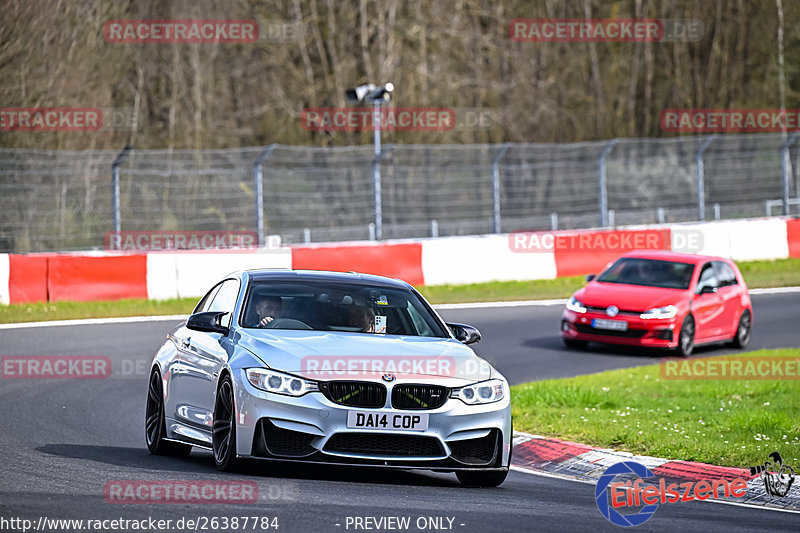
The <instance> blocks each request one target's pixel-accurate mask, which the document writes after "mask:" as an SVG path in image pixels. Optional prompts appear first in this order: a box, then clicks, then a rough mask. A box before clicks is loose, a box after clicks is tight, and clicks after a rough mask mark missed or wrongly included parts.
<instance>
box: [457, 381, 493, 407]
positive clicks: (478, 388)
mask: <svg viewBox="0 0 800 533" xmlns="http://www.w3.org/2000/svg"><path fill="white" fill-rule="evenodd" d="M505 396H506V393H505V385H504V384H503V381H502V380H500V379H490V380H487V381H481V382H480V383H475V384H474V385H468V386H466V387H461V388H459V389H453V390H452V392H451V393H450V397H451V398H458V399H459V400H461V401H462V402H464V403H466V404H469V405H479V404H484V403H492V402H499V401H500V400H502V399H503V398H505Z"/></svg>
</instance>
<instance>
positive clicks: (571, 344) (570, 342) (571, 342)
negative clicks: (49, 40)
mask: <svg viewBox="0 0 800 533" xmlns="http://www.w3.org/2000/svg"><path fill="white" fill-rule="evenodd" d="M561 340H562V341H564V346H566V347H567V348H580V349H583V348H586V347H587V346H588V345H589V342H588V341H579V340H575V339H568V338H566V337H561Z"/></svg>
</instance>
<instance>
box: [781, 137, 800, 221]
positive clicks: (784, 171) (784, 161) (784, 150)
mask: <svg viewBox="0 0 800 533" xmlns="http://www.w3.org/2000/svg"><path fill="white" fill-rule="evenodd" d="M798 133H800V132H797V131H796V132H794V133H792V136H791V137H789V140H787V141H786V142H785V143H783V145H782V146H781V156H782V157H781V181H782V184H783V195H782V200H783V215H784V216H789V174H791V173H792V169H791V166H792V163H791V159H789V147H790V146H791V145H792V144H794V141H795V140H796V139H797V135H798Z"/></svg>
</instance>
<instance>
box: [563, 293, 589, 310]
mask: <svg viewBox="0 0 800 533" xmlns="http://www.w3.org/2000/svg"><path fill="white" fill-rule="evenodd" d="M567 309H569V310H570V311H574V312H576V313H585V312H586V307H584V305H583V303H582V302H581V301H580V300H576V299H575V297H574V296H570V298H569V300H568V301H567Z"/></svg>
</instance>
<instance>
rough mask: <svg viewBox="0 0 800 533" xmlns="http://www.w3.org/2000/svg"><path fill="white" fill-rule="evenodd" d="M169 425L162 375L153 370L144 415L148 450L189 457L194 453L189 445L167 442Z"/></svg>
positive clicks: (159, 453) (153, 452)
mask: <svg viewBox="0 0 800 533" xmlns="http://www.w3.org/2000/svg"><path fill="white" fill-rule="evenodd" d="M166 435H167V425H166V422H165V420H164V389H163V387H162V385H161V373H160V372H159V371H158V370H153V373H152V374H150V385H149V387H148V388H147V406H146V407H145V415H144V436H145V440H146V441H147V449H148V450H150V453H152V454H154V455H179V456H184V457H185V456H187V455H189V453H190V452H191V451H192V447H191V445H189V444H183V443H180V442H170V441H167V440H165V439H166Z"/></svg>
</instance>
